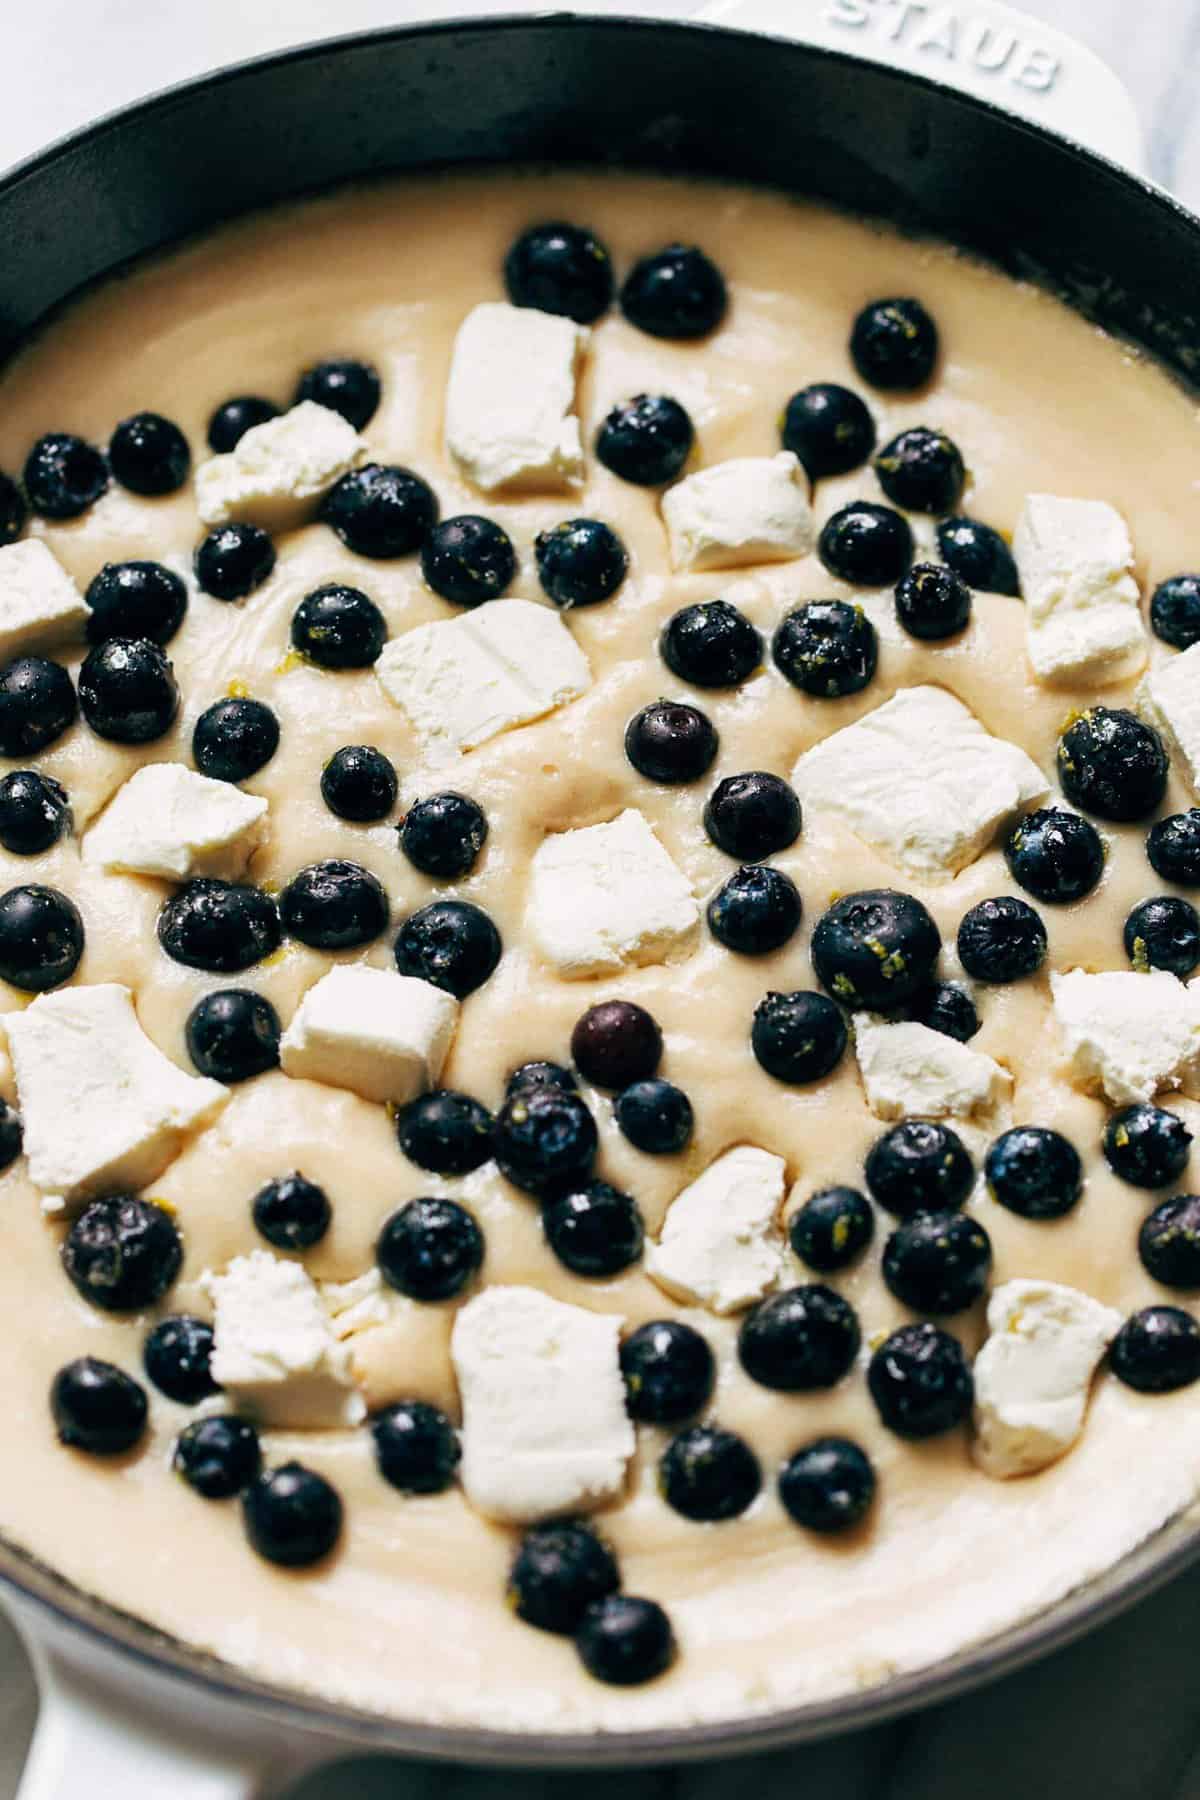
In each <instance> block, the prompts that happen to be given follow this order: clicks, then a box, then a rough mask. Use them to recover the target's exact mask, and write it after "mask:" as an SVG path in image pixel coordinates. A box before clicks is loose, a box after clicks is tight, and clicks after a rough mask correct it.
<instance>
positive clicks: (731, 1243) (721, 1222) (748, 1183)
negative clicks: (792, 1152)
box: [646, 1144, 787, 1313]
mask: <svg viewBox="0 0 1200 1800" xmlns="http://www.w3.org/2000/svg"><path fill="white" fill-rule="evenodd" d="M786 1173H787V1165H786V1164H785V1163H784V1160H783V1158H782V1157H781V1156H772V1155H771V1153H770V1151H768V1150H759V1149H756V1148H755V1146H754V1145H753V1144H739V1145H737V1146H736V1147H735V1148H734V1149H732V1150H726V1152H725V1154H724V1155H723V1156H719V1157H718V1158H717V1160H716V1162H714V1163H710V1164H709V1166H708V1168H707V1169H705V1171H704V1173H703V1175H701V1176H700V1177H699V1178H698V1179H697V1180H695V1181H693V1182H692V1183H691V1185H690V1186H689V1187H685V1188H684V1189H683V1191H682V1193H679V1194H677V1195H676V1196H675V1198H674V1200H672V1202H671V1204H670V1206H669V1207H668V1208H667V1216H666V1218H665V1219H664V1221H663V1227H662V1231H661V1232H660V1234H659V1240H658V1243H657V1244H654V1245H652V1246H651V1248H650V1249H649V1250H648V1251H647V1254H646V1273H647V1275H649V1276H650V1279H651V1280H652V1281H656V1282H657V1283H658V1285H659V1287H660V1288H662V1289H663V1290H664V1291H665V1292H666V1293H668V1294H670V1295H671V1296H672V1297H673V1298H674V1299H676V1300H684V1301H695V1302H696V1303H697V1304H698V1305H700V1306H706V1307H707V1308H708V1309H709V1311H710V1312H714V1313H735V1312H740V1311H741V1310H742V1308H743V1307H747V1306H751V1305H753V1303H754V1302H755V1301H756V1300H761V1299H762V1297H763V1295H764V1294H766V1293H769V1292H770V1290H771V1289H772V1288H774V1287H776V1286H778V1284H779V1281H780V1278H781V1276H782V1274H783V1269H784V1256H783V1239H782V1236H781V1234H780V1229H779V1211H780V1208H781V1207H782V1205H783V1189H784V1177H785V1175H786Z"/></svg>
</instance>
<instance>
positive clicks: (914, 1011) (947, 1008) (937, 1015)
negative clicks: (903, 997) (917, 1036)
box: [906, 981, 979, 1044]
mask: <svg viewBox="0 0 1200 1800" xmlns="http://www.w3.org/2000/svg"><path fill="white" fill-rule="evenodd" d="M906 1010H907V1015H908V1017H909V1018H910V1019H913V1020H915V1022H916V1023H917V1024H918V1025H928V1027H929V1029H930V1030H931V1031H940V1032H941V1034H942V1036H943V1037H951V1038H957V1040H958V1042H959V1043H960V1044H966V1043H969V1042H970V1040H971V1039H972V1038H973V1037H974V1036H975V1033H976V1032H977V1031H978V1030H979V1014H978V1013H977V1012H976V1010H975V1002H974V1001H973V1000H972V998H971V996H970V994H968V992H967V990H966V989H965V988H961V987H959V986H958V985H957V984H956V983H955V982H953V981H935V982H933V983H931V985H930V986H929V987H927V988H922V990H921V992H920V993H919V994H916V995H914V997H913V999H911V1000H910V1001H909V1003H908V1007H907V1009H906Z"/></svg>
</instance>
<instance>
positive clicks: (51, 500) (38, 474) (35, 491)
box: [21, 431, 109, 519]
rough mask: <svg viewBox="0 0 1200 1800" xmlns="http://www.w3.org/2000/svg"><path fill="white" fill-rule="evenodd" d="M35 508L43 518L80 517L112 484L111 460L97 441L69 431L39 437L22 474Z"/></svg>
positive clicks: (29, 499) (53, 432) (32, 506)
mask: <svg viewBox="0 0 1200 1800" xmlns="http://www.w3.org/2000/svg"><path fill="white" fill-rule="evenodd" d="M21 480H22V484H23V486H24V488H25V494H26V498H27V499H28V501H29V505H30V507H31V509H32V510H33V511H34V512H35V513H39V514H40V515H41V517H42V518H43V519H77V518H78V517H79V515H80V513H85V512H86V511H87V510H88V507H89V506H94V505H95V504H96V501H97V500H99V498H100V496H101V495H102V494H103V493H104V492H105V491H106V490H107V488H108V481H109V475H108V464H107V462H106V461H105V460H104V456H103V454H102V453H101V451H99V450H97V449H96V447H95V445H94V444H88V443H85V441H84V440H83V438H80V437H75V436H73V435H72V433H71V432H69V431H52V432H49V433H48V434H47V435H46V436H45V437H41V438H39V439H38V441H37V443H36V444H35V445H34V446H33V449H32V450H31V451H30V452H29V455H28V457H27V458H26V459H25V468H24V471H23V473H22V476H21Z"/></svg>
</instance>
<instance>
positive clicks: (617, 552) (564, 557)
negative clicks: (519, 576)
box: [533, 519, 629, 608]
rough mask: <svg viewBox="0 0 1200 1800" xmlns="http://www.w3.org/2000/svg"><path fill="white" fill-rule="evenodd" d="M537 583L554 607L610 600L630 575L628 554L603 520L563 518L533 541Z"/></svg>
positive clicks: (589, 604)
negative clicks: (540, 585) (539, 583)
mask: <svg viewBox="0 0 1200 1800" xmlns="http://www.w3.org/2000/svg"><path fill="white" fill-rule="evenodd" d="M533 551H534V556H535V558H536V560H537V571H538V580H539V581H540V582H541V584H542V589H543V592H544V593H546V594H547V595H548V596H549V598H550V599H551V600H553V602H554V604H555V606H559V607H563V608H566V607H569V606H597V605H598V604H599V603H600V602H601V601H602V600H611V599H612V596H613V595H614V594H615V593H616V591H617V589H618V588H619V587H620V585H621V583H622V582H623V581H624V579H625V577H626V575H627V574H628V573H629V553H628V551H627V550H626V548H625V546H624V544H623V543H622V542H621V540H620V538H619V537H618V536H617V534H616V532H615V531H614V530H613V528H612V526H611V525H606V524H604V522H603V520H601V519H564V520H562V522H561V524H558V525H551V526H550V528H549V529H548V530H546V531H539V532H538V534H537V537H536V538H535V539H534V540H533Z"/></svg>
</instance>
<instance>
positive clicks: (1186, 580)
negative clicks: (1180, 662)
mask: <svg viewBox="0 0 1200 1800" xmlns="http://www.w3.org/2000/svg"><path fill="white" fill-rule="evenodd" d="M1150 629H1151V630H1152V631H1153V632H1154V635H1155V636H1156V637H1160V638H1161V639H1162V641H1163V643H1164V644H1173V645H1174V646H1175V648H1176V650H1189V649H1190V648H1191V646H1192V645H1193V644H1195V643H1200V575H1172V576H1170V577H1169V579H1168V580H1166V581H1160V582H1159V584H1158V586H1157V587H1156V588H1155V590H1154V593H1153V596H1152V597H1151V601H1150Z"/></svg>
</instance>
